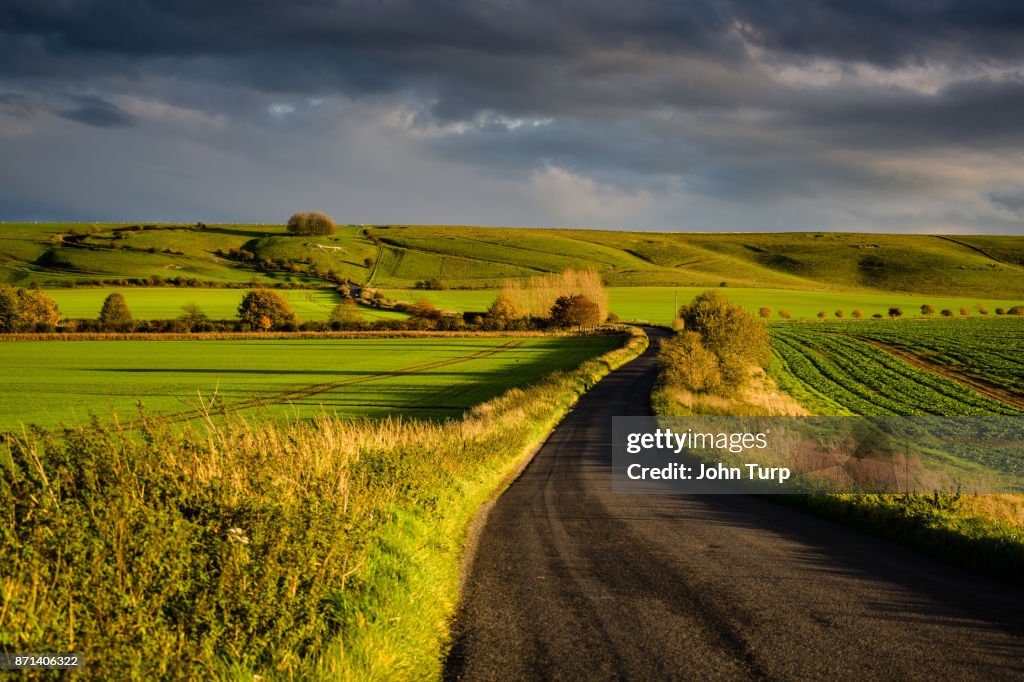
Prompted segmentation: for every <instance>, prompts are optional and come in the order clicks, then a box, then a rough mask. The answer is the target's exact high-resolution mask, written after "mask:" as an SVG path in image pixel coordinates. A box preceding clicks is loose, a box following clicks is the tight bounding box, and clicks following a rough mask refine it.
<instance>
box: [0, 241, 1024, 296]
mask: <svg viewBox="0 0 1024 682" xmlns="http://www.w3.org/2000/svg"><path fill="white" fill-rule="evenodd" d="M587 267H593V268H597V269H598V270H599V271H601V273H602V275H603V276H604V278H605V280H606V282H607V284H608V285H610V286H622V287H638V286H659V287H709V286H719V285H720V284H721V283H722V282H725V283H727V285H728V286H729V287H734V288H735V287H744V288H770V289H789V290H809V291H820V292H859V293H876V294H888V293H893V292H896V293H916V294H924V295H932V296H947V297H975V298H984V299H1010V298H1017V297H1019V292H1021V291H1024V237H994V236H965V237H959V236H957V237H944V236H930V235H876V234H850V233H827V232H826V233H656V232H650V233H642V232H611V231H591V230H557V229H526V228H491V227H466V226H429V225H380V226H367V227H363V226H342V227H339V229H338V233H337V234H335V235H333V236H330V237H296V236H290V235H288V234H287V233H286V232H285V230H284V228H283V227H282V226H268V225H210V226H167V225H154V226H145V227H144V228H143V227H138V226H136V227H134V228H132V227H131V226H127V225H123V224H120V225H114V224H103V225H87V224H41V223H33V224H14V223H10V224H4V225H2V226H0V282H7V283H11V284H19V285H27V284H28V283H30V282H32V281H36V282H38V283H39V284H40V285H42V286H44V287H55V286H66V285H70V284H75V283H87V282H94V281H96V280H111V279H128V278H151V277H157V278H164V279H167V278H173V277H185V278H196V279H200V280H204V281H212V282H221V283H225V284H235V285H238V284H242V283H247V282H250V281H251V280H252V279H253V278H254V277H255V278H257V279H261V280H267V281H275V280H276V281H281V280H286V279H287V280H289V281H292V282H295V283H297V284H299V285H303V286H317V285H320V286H323V285H327V284H328V283H329V278H328V277H327V273H328V272H333V277H334V278H338V277H341V278H348V279H351V280H352V281H355V282H359V283H364V284H371V285H373V286H376V287H384V288H396V289H398V288H407V287H410V286H412V285H413V284H414V283H415V282H417V281H420V280H426V279H430V278H433V277H436V278H438V279H440V280H441V281H442V282H443V283H444V284H445V285H446V286H448V287H453V288H467V289H486V288H494V287H496V286H498V285H499V284H500V283H501V281H502V280H504V279H507V278H514V277H528V276H531V275H537V274H543V273H546V272H558V271H562V270H565V269H567V268H587Z"/></svg>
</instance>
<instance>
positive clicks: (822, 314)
mask: <svg viewBox="0 0 1024 682" xmlns="http://www.w3.org/2000/svg"><path fill="white" fill-rule="evenodd" d="M826 317H828V313H826V312H825V311H824V310H819V311H818V319H819V320H824V319H825V318H826Z"/></svg>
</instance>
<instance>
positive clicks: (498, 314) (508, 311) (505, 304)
mask: <svg viewBox="0 0 1024 682" xmlns="http://www.w3.org/2000/svg"><path fill="white" fill-rule="evenodd" d="M524 316H525V315H524V313H523V309H522V308H520V307H519V305H518V304H517V303H516V302H515V301H513V300H512V298H511V297H509V296H508V295H507V294H505V293H504V292H501V293H499V294H498V297H497V298H496V299H494V303H492V304H491V307H490V308H488V309H487V326H488V327H493V328H495V329H508V328H509V326H510V325H512V324H513V323H515V322H516V321H517V320H521V319H522V318H523V317H524Z"/></svg>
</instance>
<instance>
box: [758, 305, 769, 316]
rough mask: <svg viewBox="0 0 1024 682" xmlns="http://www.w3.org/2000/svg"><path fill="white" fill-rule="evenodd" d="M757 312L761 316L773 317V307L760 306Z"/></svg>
mask: <svg viewBox="0 0 1024 682" xmlns="http://www.w3.org/2000/svg"><path fill="white" fill-rule="evenodd" d="M757 314H758V315H760V316H761V317H771V316H772V309H771V308H768V307H764V308H758V309H757Z"/></svg>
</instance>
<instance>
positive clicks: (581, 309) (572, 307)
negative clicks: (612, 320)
mask: <svg viewBox="0 0 1024 682" xmlns="http://www.w3.org/2000/svg"><path fill="white" fill-rule="evenodd" d="M551 321H552V322H554V323H555V325H557V326H559V327H579V328H581V329H582V328H583V327H594V326H597V325H599V324H601V309H600V308H599V307H598V306H597V303H595V302H594V301H592V300H590V299H589V298H587V297H586V296H584V295H583V294H572V295H570V296H559V297H558V298H557V299H556V300H555V304H554V305H553V306H551Z"/></svg>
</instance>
